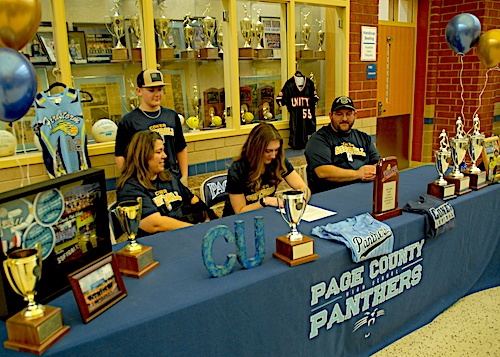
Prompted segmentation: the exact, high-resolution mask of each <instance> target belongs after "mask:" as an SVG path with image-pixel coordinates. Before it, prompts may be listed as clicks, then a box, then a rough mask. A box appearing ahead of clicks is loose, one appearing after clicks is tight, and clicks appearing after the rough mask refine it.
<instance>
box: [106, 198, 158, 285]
mask: <svg viewBox="0 0 500 357" xmlns="http://www.w3.org/2000/svg"><path fill="white" fill-rule="evenodd" d="M112 212H113V213H114V214H115V215H116V218H117V219H118V221H119V222H120V226H121V227H122V229H123V231H124V232H125V233H126V234H127V236H128V240H129V244H127V245H126V246H125V248H122V249H120V250H119V251H118V252H117V253H116V261H117V264H118V268H119V270H120V273H122V274H123V275H126V276H130V277H133V278H141V277H142V276H144V275H145V274H147V273H149V272H150V271H151V270H153V269H155V268H157V267H158V262H156V261H155V260H154V258H153V248H151V247H148V246H145V245H142V244H139V243H137V240H136V239H135V238H136V236H137V232H138V230H139V223H140V222H141V215H142V198H141V197H137V199H136V200H128V201H123V202H120V203H118V204H117V205H116V208H115V209H113V210H112Z"/></svg>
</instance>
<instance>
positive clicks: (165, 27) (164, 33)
mask: <svg viewBox="0 0 500 357" xmlns="http://www.w3.org/2000/svg"><path fill="white" fill-rule="evenodd" d="M165 3H166V1H163V2H162V3H161V4H160V6H159V7H158V12H157V17H156V18H155V31H156V34H157V35H158V36H160V40H161V44H160V45H159V46H158V49H157V50H156V58H157V59H158V61H170V60H173V59H174V58H175V56H174V48H173V47H172V46H170V45H169V36H170V32H171V30H172V29H171V27H170V26H169V25H170V19H168V18H167V17H166V16H165V13H166V11H165Z"/></svg>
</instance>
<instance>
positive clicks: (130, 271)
mask: <svg viewBox="0 0 500 357" xmlns="http://www.w3.org/2000/svg"><path fill="white" fill-rule="evenodd" d="M116 262H117V264H118V269H119V270H120V273H122V274H123V275H126V276H130V277H132V278H137V279H139V278H142V277H143V276H144V275H146V274H147V273H149V272H150V271H151V270H153V269H155V268H157V267H158V262H156V261H155V260H154V257H153V248H151V247H148V246H146V245H143V246H142V249H141V250H140V251H137V252H129V251H128V250H127V248H126V247H125V248H122V249H120V250H119V251H118V252H117V253H116Z"/></svg>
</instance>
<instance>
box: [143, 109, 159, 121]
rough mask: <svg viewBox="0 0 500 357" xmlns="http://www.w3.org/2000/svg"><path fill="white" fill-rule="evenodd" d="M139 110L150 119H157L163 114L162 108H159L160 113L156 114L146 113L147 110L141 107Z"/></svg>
mask: <svg viewBox="0 0 500 357" xmlns="http://www.w3.org/2000/svg"><path fill="white" fill-rule="evenodd" d="M139 110H140V111H141V112H142V114H144V115H145V116H147V117H148V118H149V119H156V118H158V117H159V116H160V114H161V108H160V110H158V114H156V116H153V115H149V114H146V112H145V111H144V110H142V109H141V108H139Z"/></svg>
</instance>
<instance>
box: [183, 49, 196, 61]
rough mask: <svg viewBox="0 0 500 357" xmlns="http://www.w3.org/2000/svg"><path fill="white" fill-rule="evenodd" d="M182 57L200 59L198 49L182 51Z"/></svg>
mask: <svg viewBox="0 0 500 357" xmlns="http://www.w3.org/2000/svg"><path fill="white" fill-rule="evenodd" d="M181 58H184V59H198V51H196V50H191V51H188V50H185V51H182V52H181Z"/></svg>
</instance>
